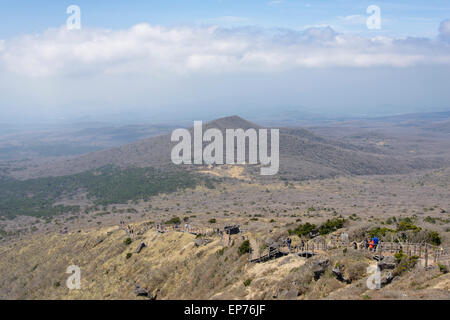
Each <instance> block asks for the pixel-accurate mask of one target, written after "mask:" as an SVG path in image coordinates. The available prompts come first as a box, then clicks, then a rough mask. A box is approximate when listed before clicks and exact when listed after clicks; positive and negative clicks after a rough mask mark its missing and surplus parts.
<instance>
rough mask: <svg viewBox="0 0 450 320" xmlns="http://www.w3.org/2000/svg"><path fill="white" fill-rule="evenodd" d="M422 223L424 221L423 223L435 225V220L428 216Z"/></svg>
mask: <svg viewBox="0 0 450 320" xmlns="http://www.w3.org/2000/svg"><path fill="white" fill-rule="evenodd" d="M423 221H424V222H428V223H431V224H435V223H436V219H435V218H432V217H430V216H428V217H426V218H425V219H423Z"/></svg>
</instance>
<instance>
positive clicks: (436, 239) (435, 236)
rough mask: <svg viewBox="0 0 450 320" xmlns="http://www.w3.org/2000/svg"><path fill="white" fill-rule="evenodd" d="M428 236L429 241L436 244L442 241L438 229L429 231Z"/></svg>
mask: <svg viewBox="0 0 450 320" xmlns="http://www.w3.org/2000/svg"><path fill="white" fill-rule="evenodd" d="M427 238H428V241H429V242H430V243H432V244H434V245H435V246H438V245H440V244H441V242H442V240H441V236H440V235H439V233H437V232H436V231H430V232H428V235H427Z"/></svg>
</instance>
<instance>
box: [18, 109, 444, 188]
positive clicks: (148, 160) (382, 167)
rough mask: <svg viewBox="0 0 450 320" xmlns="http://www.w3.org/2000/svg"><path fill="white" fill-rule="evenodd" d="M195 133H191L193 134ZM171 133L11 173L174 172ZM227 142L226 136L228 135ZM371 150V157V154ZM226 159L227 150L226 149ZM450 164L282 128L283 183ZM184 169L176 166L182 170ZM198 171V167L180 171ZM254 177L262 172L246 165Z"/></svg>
mask: <svg viewBox="0 0 450 320" xmlns="http://www.w3.org/2000/svg"><path fill="white" fill-rule="evenodd" d="M203 125H204V131H205V130H206V129H207V128H217V129H219V130H221V131H222V132H225V129H236V128H242V129H249V128H255V129H261V128H262V127H261V126H258V125H256V124H253V123H251V122H248V121H246V120H244V119H242V118H240V117H238V116H232V117H226V118H221V119H217V120H214V121H211V122H207V123H204V124H203ZM190 131H191V132H192V128H191V129H190ZM170 137H171V135H170V134H167V135H161V136H157V137H151V138H148V139H144V140H141V141H138V142H136V143H132V144H127V145H124V146H121V147H117V148H113V149H109V150H103V151H98V152H93V153H89V154H86V155H83V156H78V157H72V158H66V159H55V160H50V161H49V160H45V161H40V162H34V163H31V164H27V165H25V166H23V168H22V170H16V171H14V172H12V174H11V175H12V176H13V177H15V178H19V179H27V178H35V177H44V176H61V175H68V174H76V173H80V172H84V171H87V170H92V169H96V168H100V167H103V166H106V165H110V164H112V165H115V166H118V167H122V168H126V167H154V168H164V169H166V170H175V169H176V168H177V166H175V165H174V164H172V162H171V159H170V153H171V150H172V147H173V146H174V145H175V144H176V143H172V142H171V141H170ZM224 139H225V136H224ZM368 150H370V151H371V152H369V151H368ZM224 154H225V150H224ZM448 164H449V161H448V159H445V158H444V157H438V156H433V155H430V156H429V157H427V158H424V157H422V158H418V157H411V156H410V155H405V156H403V157H401V156H399V157H393V156H388V155H385V154H383V152H382V151H381V150H380V151H378V150H377V149H376V148H372V149H369V148H365V147H361V146H356V145H352V144H350V143H344V142H340V141H334V140H331V139H327V138H323V137H320V136H318V135H316V134H314V133H312V132H310V131H308V130H305V129H292V128H281V129H280V171H279V172H280V174H281V175H282V176H283V177H285V178H288V179H290V178H292V179H296V180H297V179H308V178H325V177H331V176H336V175H341V174H355V175H370V174H394V173H406V172H409V171H411V170H415V169H425V168H438V167H442V166H446V165H448ZM179 168H180V167H178V169H179ZM182 168H184V169H189V170H195V169H197V168H198V166H182ZM248 170H249V172H250V173H253V172H255V173H256V172H259V169H258V168H256V167H254V166H253V167H252V166H248Z"/></svg>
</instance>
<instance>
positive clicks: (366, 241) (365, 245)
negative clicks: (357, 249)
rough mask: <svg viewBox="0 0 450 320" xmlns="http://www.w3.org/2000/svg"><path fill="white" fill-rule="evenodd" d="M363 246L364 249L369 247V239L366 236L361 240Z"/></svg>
mask: <svg viewBox="0 0 450 320" xmlns="http://www.w3.org/2000/svg"><path fill="white" fill-rule="evenodd" d="M363 248H365V249H366V250H367V249H369V241H368V240H367V238H365V239H364V241H363Z"/></svg>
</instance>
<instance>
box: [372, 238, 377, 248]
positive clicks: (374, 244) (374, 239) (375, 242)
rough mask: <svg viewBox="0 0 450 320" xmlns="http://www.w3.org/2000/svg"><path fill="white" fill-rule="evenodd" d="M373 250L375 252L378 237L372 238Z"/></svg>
mask: <svg viewBox="0 0 450 320" xmlns="http://www.w3.org/2000/svg"><path fill="white" fill-rule="evenodd" d="M372 240H373V249H374V251H377V246H378V237H377V236H375V237H373V239H372Z"/></svg>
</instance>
